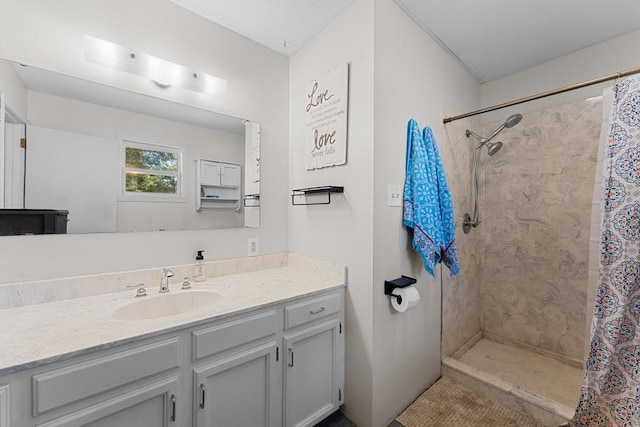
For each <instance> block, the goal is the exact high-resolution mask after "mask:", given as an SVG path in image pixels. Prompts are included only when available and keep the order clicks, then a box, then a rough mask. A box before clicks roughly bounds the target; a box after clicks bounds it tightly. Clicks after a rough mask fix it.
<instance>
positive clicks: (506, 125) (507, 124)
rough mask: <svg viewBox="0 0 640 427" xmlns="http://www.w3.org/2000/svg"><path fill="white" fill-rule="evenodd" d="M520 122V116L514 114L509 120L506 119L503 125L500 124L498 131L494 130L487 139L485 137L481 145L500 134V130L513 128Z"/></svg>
mask: <svg viewBox="0 0 640 427" xmlns="http://www.w3.org/2000/svg"><path fill="white" fill-rule="evenodd" d="M520 120H522V114H514V115H511V116H509V118H507V120H505V121H504V123H503V124H501V125H500V127H499V128H498V129H496V130H494V131H493V133H492V134H491V135H489V136H488V137H486V138H485V139H484V141H483V143H486V142H489V141H491V140H492V139H493V138H494V137H495V136H496V135H497V134H499V133H500V132H502V130H503V129H504V128H512V127H514V126H515V125H517V124H518V123H520Z"/></svg>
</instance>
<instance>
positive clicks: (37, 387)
mask: <svg viewBox="0 0 640 427" xmlns="http://www.w3.org/2000/svg"><path fill="white" fill-rule="evenodd" d="M176 367H178V338H173V339H170V340H165V341H161V342H158V343H155V344H150V345H145V346H142V347H139V348H136V349H133V350H129V351H123V352H120V353H115V354H111V355H109V356H105V357H100V358H98V359H95V360H90V361H88V362H84V363H79V364H74V365H72V366H69V367H67V368H62V369H56V370H54V371H51V372H47V373H44V374H38V375H34V376H33V378H32V382H33V415H34V416H36V415H39V414H42V413H44V412H46V411H49V410H51V409H55V408H58V407H60V406H64V405H67V404H69V403H72V402H76V401H78V400H81V399H84V398H86V397H89V396H93V395H95V394H98V393H103V392H106V391H108V390H111V389H114V388H116V387H120V386H123V385H126V384H130V383H132V382H134V381H138V380H141V379H143V378H146V377H149V376H151V375H155V374H158V373H160V372H164V371H167V370H169V369H173V368H176Z"/></svg>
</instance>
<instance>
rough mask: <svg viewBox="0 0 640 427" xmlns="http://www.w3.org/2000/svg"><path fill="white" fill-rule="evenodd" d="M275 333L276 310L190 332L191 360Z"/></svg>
mask: <svg viewBox="0 0 640 427" xmlns="http://www.w3.org/2000/svg"><path fill="white" fill-rule="evenodd" d="M275 333H276V312H275V310H273V311H268V312H266V313H262V314H257V315H255V316H250V317H244V318H242V319H238V320H234V321H231V322H226V323H222V324H219V325H216V326H212V327H210V328H205V329H200V330H197V331H194V332H192V334H191V337H192V347H193V348H192V350H193V351H192V360H193V361H194V362H195V361H196V360H200V359H202V358H203V357H207V356H211V355H214V354H216V353H220V352H221V351H224V350H229V349H232V348H234V347H238V346H240V345H242V344H247V343H250V342H252V341H255V340H259V339H260V338H264V337H268V336H271V335H273V334H275Z"/></svg>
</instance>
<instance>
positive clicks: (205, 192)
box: [195, 159, 242, 212]
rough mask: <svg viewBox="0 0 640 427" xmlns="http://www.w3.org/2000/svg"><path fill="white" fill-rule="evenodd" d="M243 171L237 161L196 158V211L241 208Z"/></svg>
mask: <svg viewBox="0 0 640 427" xmlns="http://www.w3.org/2000/svg"><path fill="white" fill-rule="evenodd" d="M241 172H242V166H241V165H238V164H235V163H226V162H220V161H217V160H205V159H196V198H195V199H196V211H197V212H199V211H200V210H201V209H234V210H239V209H240V200H241V197H240V183H241V180H242V178H241V177H242V174H241Z"/></svg>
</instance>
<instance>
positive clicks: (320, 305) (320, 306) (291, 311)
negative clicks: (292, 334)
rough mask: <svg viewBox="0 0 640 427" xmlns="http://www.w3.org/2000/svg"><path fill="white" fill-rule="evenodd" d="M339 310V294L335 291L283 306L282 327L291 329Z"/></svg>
mask: <svg viewBox="0 0 640 427" xmlns="http://www.w3.org/2000/svg"><path fill="white" fill-rule="evenodd" d="M339 312H340V294H339V293H335V294H331V295H327V296H323V297H319V298H314V299H312V300H307V301H305V302H301V303H298V304H292V305H288V306H286V307H285V308H284V328H285V329H291V328H295V327H296V326H299V325H302V324H304V323H307V322H310V321H312V320H316V319H321V318H323V317H326V316H329V315H332V314H335V313H339Z"/></svg>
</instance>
